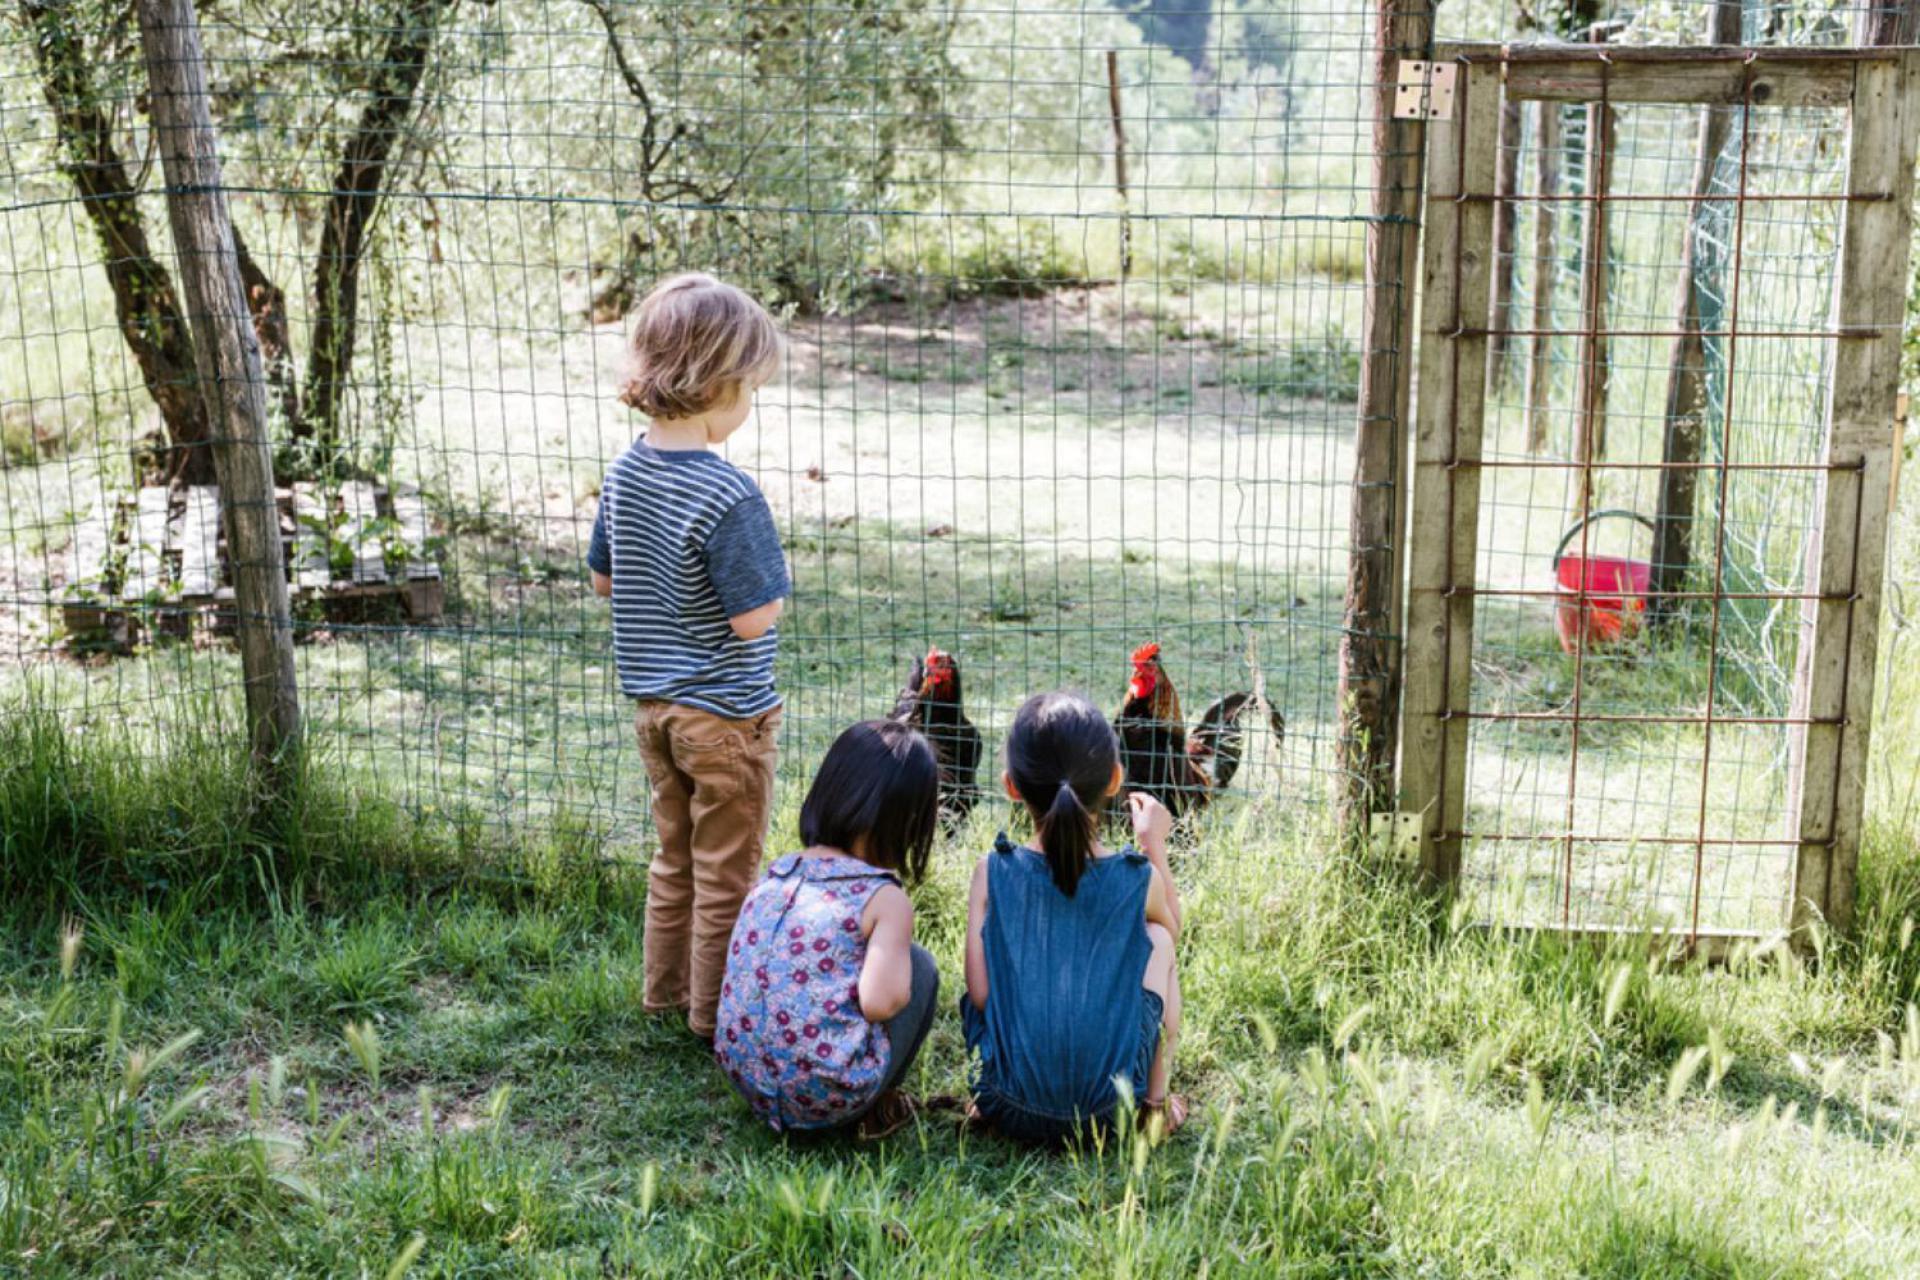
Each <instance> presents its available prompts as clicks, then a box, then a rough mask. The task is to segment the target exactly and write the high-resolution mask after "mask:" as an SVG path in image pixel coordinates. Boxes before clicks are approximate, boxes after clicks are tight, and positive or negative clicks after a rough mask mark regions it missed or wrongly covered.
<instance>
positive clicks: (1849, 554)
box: [1787, 5, 1920, 933]
mask: <svg viewBox="0 0 1920 1280" xmlns="http://www.w3.org/2000/svg"><path fill="white" fill-rule="evenodd" d="M1911 7H1912V6H1910V5H1902V12H1907V11H1909V10H1910V9H1911ZM1863 30H1866V31H1868V32H1869V33H1872V34H1877V35H1880V36H1884V37H1887V38H1895V37H1898V36H1900V35H1901V34H1902V31H1903V28H1902V26H1901V25H1900V24H1899V23H1891V22H1890V23H1875V24H1869V25H1867V26H1866V27H1864V28H1863ZM1851 123H1852V138H1851V140H1850V142H1849V144H1848V149H1847V188H1846V189H1847V194H1848V195H1849V196H1853V197H1856V198H1855V199H1852V200H1849V201H1848V202H1847V203H1846V204H1845V205H1844V206H1842V208H1843V213H1842V222H1841V229H1840V270H1839V272H1838V273H1837V276H1836V279H1835V282H1834V301H1833V314H1832V323H1833V327H1834V328H1836V329H1838V330H1840V331H1842V332H1846V333H1853V334H1859V335H1861V336H1853V337H1845V338H1840V339H1838V340H1836V341H1835V343H1834V357H1833V375H1832V381H1831V383H1830V384H1829V387H1828V401H1827V440H1826V450H1825V457H1824V459H1823V461H1824V462H1825V463H1826V464H1827V466H1828V467H1829V468H1830V469H1829V470H1828V471H1827V472H1825V473H1824V474H1823V475H1822V476H1821V478H1820V486H1819V494H1820V498H1819V505H1818V507H1817V510H1818V512H1819V517H1818V523H1817V525H1816V526H1815V528H1814V532H1813V537H1812V539H1811V540H1810V541H1809V544H1808V548H1807V558H1806V563H1807V565H1808V568H1809V572H1808V575H1807V581H1806V583H1805V585H1804V587H1803V590H1805V591H1807V592H1809V593H1810V594H1811V596H1812V598H1811V599H1808V600H1807V601H1805V602H1804V603H1803V605H1802V607H1801V630H1800V648H1799V654H1798V658H1797V661H1796V664H1795V671H1794V696H1793V701H1792V709H1793V712H1794V714H1795V715H1796V716H1804V717H1806V718H1807V719H1808V720H1809V721H1810V723H1808V724H1806V725H1804V726H1798V727H1796V728H1795V729H1794V731H1793V739H1792V744H1791V751H1790V757H1789V772H1788V777H1787V798H1788V812H1789V813H1790V814H1791V815H1793V820H1794V821H1795V822H1796V824H1797V827H1798V832H1797V837H1798V839H1799V841H1800V845H1799V850H1798V856H1797V858H1796V862H1795V868H1794V889H1793V907H1792V923H1793V926H1794V929H1795V931H1796V933H1800V932H1803V931H1804V930H1805V929H1806V928H1807V927H1808V926H1809V925H1811V924H1812V923H1813V922H1814V921H1815V920H1817V919H1822V918H1824V919H1825V920H1826V921H1827V922H1828V923H1830V924H1832V925H1834V926H1835V927H1837V928H1842V929H1844V928H1846V927H1848V926H1849V925H1850V924H1851V923H1852V922H1853V909H1854V891H1855V883H1856V875H1857V872H1858V869H1859V857H1860V834H1861V826H1862V822H1863V819H1864V815H1865V809H1866V790H1867V752H1868V748H1869V747H1870V745H1871V735H1872V727H1873V687H1874V678H1875V675H1876V674H1877V673H1876V671H1875V668H1876V666H1877V661H1876V658H1877V650H1878V648H1879V637H1880V594H1881V587H1882V580H1883V578H1884V576H1885V573H1886V559H1887V524H1888V518H1889V515H1890V512H1889V504H1890V502H1891V500H1892V493H1893V484H1892V477H1893V451H1894V441H1895V439H1896V430H1897V425H1898V421H1899V412H1900V410H1899V392H1900V340H1901V334H1902V333H1903V331H1904V328H1905V321H1906V286H1907V282H1908V280H1909V278H1910V276H1909V272H1910V270H1911V267H1912V263H1911V261H1910V258H1909V252H1908V250H1909V247H1910V244H1911V239H1912V234H1913V209H1912V205H1913V165H1914V154H1915V146H1916V144H1915V135H1916V133H1917V132H1920V62H1916V55H1915V54H1913V53H1911V52H1905V53H1901V54H1897V55H1892V56H1888V57H1886V58H1884V59H1881V60H1877V61H1873V62H1862V63H1860V64H1858V65H1857V66H1856V67H1855V69H1854V92H1853V109H1852V121H1851ZM1860 197H1865V198H1860Z"/></svg>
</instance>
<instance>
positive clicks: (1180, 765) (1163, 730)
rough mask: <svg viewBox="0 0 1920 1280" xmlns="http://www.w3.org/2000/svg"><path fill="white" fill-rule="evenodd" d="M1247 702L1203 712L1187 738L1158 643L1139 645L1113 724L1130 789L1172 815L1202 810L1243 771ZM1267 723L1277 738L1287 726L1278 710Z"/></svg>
mask: <svg viewBox="0 0 1920 1280" xmlns="http://www.w3.org/2000/svg"><path fill="white" fill-rule="evenodd" d="M1252 701H1253V695H1252V694H1250V693H1230V694H1228V695H1227V696H1226V697H1224V698H1221V699H1220V700H1219V701H1218V702H1215V703H1214V704H1213V705H1212V706H1210V707H1208V708H1207V709H1206V711H1205V712H1203V713H1202V714H1201V716H1200V721H1199V723H1198V724H1196V725H1195V726H1194V727H1193V730H1192V732H1191V734H1189V732H1188V730H1187V726H1186V720H1185V717H1184V716H1183V715H1182V714H1181V711H1180V695H1179V694H1177V693H1176V692H1174V688H1173V680H1172V679H1171V678H1170V677H1169V676H1168V675H1167V671H1166V668H1165V667H1163V666H1161V665H1160V646H1159V645H1157V644H1145V645H1141V646H1140V647H1139V648H1138V649H1136V650H1134V652H1133V678H1132V680H1130V681H1128V683H1127V700H1126V702H1125V703H1124V704H1122V705H1121V707H1120V714H1119V715H1117V716H1115V717H1114V722H1113V727H1114V731H1115V732H1116V733H1118V734H1119V735H1120V763H1121V765H1122V766H1123V767H1124V768H1125V769H1126V771H1127V788H1128V789H1129V790H1132V791H1144V792H1146V793H1147V794H1149V795H1151V796H1153V797H1154V798H1155V799H1156V800H1158V801H1160V803H1161V804H1164V805H1166V806H1167V808H1168V809H1169V810H1170V811H1171V812H1172V813H1173V816H1174V817H1176V818H1178V817H1180V816H1181V815H1182V814H1184V813H1189V812H1193V811H1195V810H1198V809H1200V808H1201V807H1203V806H1204V805H1205V804H1206V803H1207V802H1208V801H1209V800H1211V799H1212V798H1213V796H1214V795H1215V793H1217V792H1219V791H1221V790H1223V789H1224V788H1225V787H1226V786H1227V784H1228V783H1230V782H1232V781H1233V776H1234V774H1236V773H1238V772H1239V770H1240V757H1241V752H1242V750H1243V748H1244V746H1245V741H1246V737H1245V734H1244V733H1243V732H1242V730H1241V728H1240V719H1241V717H1242V716H1243V715H1244V714H1245V713H1246V709H1247V707H1248V705H1249V704H1250V703H1252ZM1269 720H1270V722H1271V724H1272V726H1273V732H1274V737H1275V740H1276V741H1277V740H1278V739H1279V738H1280V737H1281V736H1282V735H1283V734H1284V733H1285V732H1286V721H1285V720H1284V719H1282V718H1281V715H1280V713H1279V712H1278V711H1271V712H1270V713H1269Z"/></svg>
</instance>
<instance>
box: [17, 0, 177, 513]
mask: <svg viewBox="0 0 1920 1280" xmlns="http://www.w3.org/2000/svg"><path fill="white" fill-rule="evenodd" d="M21 12H22V14H23V15H24V16H25V17H26V19H27V21H28V23H29V24H30V25H31V27H32V44H33V49H34V58H35V60H36V61H37V62H38V64H39V72H40V87H41V90H42V91H43V92H44V93H45V94H46V98H47V105H48V106H49V107H51V108H52V110H53V117H54V120H55V122H56V123H57V124H58V125H59V133H60V144H59V165H60V169H61V172H63V173H65V174H66V175H67V177H68V179H69V180H70V181H71V182H72V183H73V185H74V189H75V190H76V191H77V192H78V193H79V195H80V207H81V208H82V209H83V210H85V212H86V215H87V219H88V221H89V222H91V223H92V224H93V230H94V234H95V235H97V236H98V237H99V238H100V258H101V266H102V267H103V268H104V269H105V271H106V273H107V283H108V284H109V285H110V286H111V287H112V289H113V304H114V312H115V315H116V318H117V320H118V322H119V326H120V333H121V336H123V337H124V338H125V339H126V342H127V347H128V349H129V350H130V351H132V352H133V359H134V363H135V364H137V365H138V366H139V368H140V377H141V381H142V382H144V383H145V384H146V388H147V394H148V395H150V396H152V397H153V402H154V404H156V405H157V406H159V409H160V420H161V423H162V424H163V425H164V428H165V431H166V438H167V446H168V447H167V451H166V456H165V461H164V463H163V466H164V469H165V471H166V473H167V477H168V479H170V480H182V481H185V482H187V483H189V484H210V483H212V481H213V455H212V452H211V450H210V449H209V448H208V445H207V442H208V439H209V437H210V435H211V432H210V430H209V425H208V419H207V411H206V406H205V404H204V403H203V401H202V400H201V397H200V388H199V385H198V382H197V376H196V374H195V371H194V363H193V337H192V333H191V331H190V330H189V329H188V327H187V321H186V317H185V316H184V315H183V314H182V312H181V310H180V303H179V299H178V297H177V295H176V294H175V292H174V287H173V280H172V278H171V277H170V276H169V275H168V274H167V269H166V268H165V267H164V266H162V265H161V264H160V262H159V260H158V259H157V258H155V257H154V255H153V248H152V245H151V243H150V242H149V241H148V239H147V229H146V224H145V223H144V222H143V221H142V219H141V216H140V208H139V205H138V204H137V203H136V202H135V201H136V192H135V190H134V185H133V180H132V178H131V177H130V176H129V174H128V171H127V166H126V162H125V161H124V160H123V159H122V158H121V156H120V154H119V151H118V150H117V149H116V148H115V146H114V143H113V121H112V118H111V116H110V115H109V114H108V112H107V110H106V108H105V107H104V106H103V105H102V103H103V100H104V95H103V93H102V91H101V89H100V88H99V86H98V85H96V84H95V83H94V82H93V79H92V77H91V75H90V68H91V65H92V62H93V56H92V54H91V53H90V52H89V51H88V50H87V49H86V48H85V47H84V45H83V44H82V42H81V40H80V37H79V34H78V33H77V32H76V31H74V30H73V29H72V27H71V26H70V22H71V20H72V18H73V14H72V12H71V7H70V6H69V5H68V4H66V3H64V2H63V0H22V4H21Z"/></svg>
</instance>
